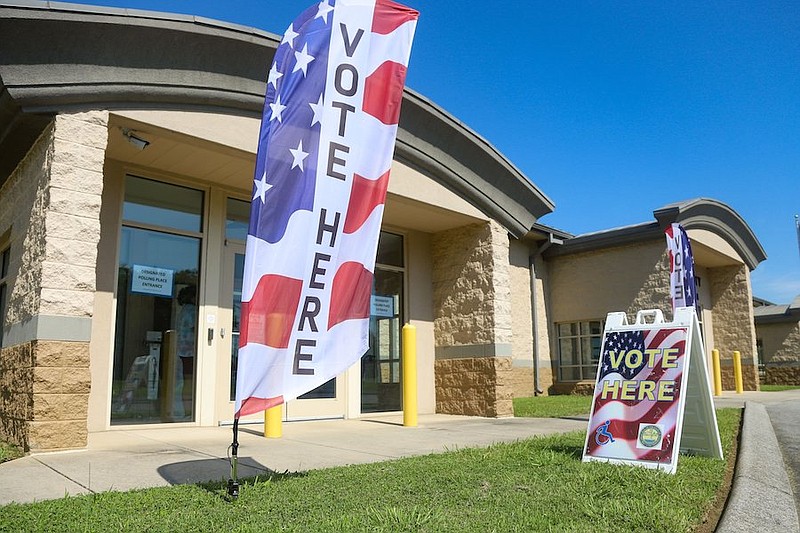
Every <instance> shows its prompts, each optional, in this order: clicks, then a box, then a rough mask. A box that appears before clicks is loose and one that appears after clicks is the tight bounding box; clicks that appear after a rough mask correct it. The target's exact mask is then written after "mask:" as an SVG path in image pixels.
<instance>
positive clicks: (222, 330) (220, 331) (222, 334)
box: [219, 328, 225, 339]
mask: <svg viewBox="0 0 800 533" xmlns="http://www.w3.org/2000/svg"><path fill="white" fill-rule="evenodd" d="M219 337H220V338H221V339H224V338H225V328H219Z"/></svg>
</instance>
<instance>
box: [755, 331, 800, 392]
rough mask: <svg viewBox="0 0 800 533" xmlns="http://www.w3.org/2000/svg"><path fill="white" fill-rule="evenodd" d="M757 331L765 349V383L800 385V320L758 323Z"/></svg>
mask: <svg viewBox="0 0 800 533" xmlns="http://www.w3.org/2000/svg"><path fill="white" fill-rule="evenodd" d="M795 319H796V317H795ZM756 333H757V335H758V338H759V339H761V341H762V345H763V350H764V371H765V376H764V383H767V384H770V385H800V322H792V321H787V322H777V323H771V324H757V325H756Z"/></svg>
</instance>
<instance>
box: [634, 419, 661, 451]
mask: <svg viewBox="0 0 800 533" xmlns="http://www.w3.org/2000/svg"><path fill="white" fill-rule="evenodd" d="M660 441H661V429H660V428H659V427H658V426H654V425H652V424H651V425H649V426H645V427H643V428H642V431H641V432H640V433H639V442H641V443H642V446H647V447H648V448H652V447H653V446H655V445H657V444H658V443H659V442H660Z"/></svg>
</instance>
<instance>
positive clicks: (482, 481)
mask: <svg viewBox="0 0 800 533" xmlns="http://www.w3.org/2000/svg"><path fill="white" fill-rule="evenodd" d="M718 417H719V424H720V429H721V434H722V442H723V447H724V450H725V453H726V458H729V457H728V456H729V455H730V452H731V450H732V449H733V446H734V443H735V440H736V435H737V432H738V427H739V419H740V410H738V409H722V410H720V411H718ZM584 435H585V433H584V432H582V431H577V432H572V433H568V434H565V435H555V436H549V437H544V438H533V439H528V440H523V441H518V442H514V443H506V444H497V445H494V446H491V447H488V448H473V449H463V450H455V451H452V452H448V453H442V454H434V455H427V456H422V457H410V458H406V459H400V460H395V461H388V462H383V463H373V464H367V465H356V466H348V467H338V468H330V469H325V470H314V471H310V472H307V473H298V474H284V475H275V476H273V477H268V478H261V479H253V480H249V481H247V482H245V483H244V484H243V486H242V488H241V493H240V497H239V499H238V500H237V501H235V502H229V501H227V500H226V497H225V487H224V486H223V485H222V484H212V485H180V486H174V487H164V488H155V489H147V490H139V491H132V492H126V493H118V492H108V493H100V494H96V495H88V496H77V497H65V498H63V499H60V500H54V501H45V502H40V503H35V504H26V505H17V504H11V505H7V506H5V507H2V508H0V531H48V532H49V531H121V530H124V531H259V532H263V531H278V530H281V531H323V532H330V531H393V532H394V531H415V532H416V531H430V532H440V531H454V532H471V531H474V532H487V531H500V532H505V531H559V532H560V531H572V532H583V531H586V532H595V531H625V532H628V531H648V532H665V531H692V530H695V529H696V528H697V526H698V525H699V524H701V523H702V522H703V520H704V516H705V515H706V513H707V512H708V510H709V509H711V508H713V507H714V506H715V504H718V501H719V500H720V499H722V501H724V498H725V495H726V489H725V488H722V489H721V487H723V485H724V479H725V473H726V461H721V460H713V459H707V458H701V457H685V456H681V457H680V460H679V462H678V472H677V474H675V475H669V474H664V473H662V472H658V471H653V470H647V469H643V468H635V467H627V466H614V465H608V464H604V463H586V464H584V463H581V449H582V447H583V441H584ZM732 459H733V458H732V457H730V458H729V460H732ZM731 464H732V463H731Z"/></svg>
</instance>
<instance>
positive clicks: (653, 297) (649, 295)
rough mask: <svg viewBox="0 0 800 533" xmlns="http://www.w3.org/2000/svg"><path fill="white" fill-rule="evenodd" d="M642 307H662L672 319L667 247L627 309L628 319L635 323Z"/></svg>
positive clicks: (663, 311)
mask: <svg viewBox="0 0 800 533" xmlns="http://www.w3.org/2000/svg"><path fill="white" fill-rule="evenodd" d="M659 245H660V243H659ZM642 309H660V310H661V312H662V313H664V319H665V320H671V319H672V298H671V297H670V294H669V253H668V252H667V250H666V248H665V249H664V253H662V254H661V260H659V261H657V262H656V263H655V266H654V267H653V268H652V270H651V271H650V273H649V274H648V276H647V278H646V279H645V280H644V283H643V284H642V285H641V286H640V287H639V290H638V292H637V293H636V297H635V298H634V299H633V301H632V302H631V304H630V306H628V308H627V309H626V310H625V312H626V313H627V315H628V321H629V322H631V323H633V321H634V320H635V319H636V313H638V312H639V311H641V310H642Z"/></svg>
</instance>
